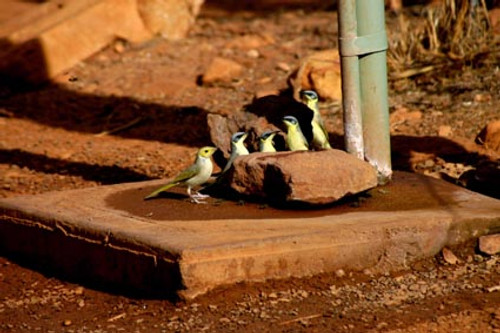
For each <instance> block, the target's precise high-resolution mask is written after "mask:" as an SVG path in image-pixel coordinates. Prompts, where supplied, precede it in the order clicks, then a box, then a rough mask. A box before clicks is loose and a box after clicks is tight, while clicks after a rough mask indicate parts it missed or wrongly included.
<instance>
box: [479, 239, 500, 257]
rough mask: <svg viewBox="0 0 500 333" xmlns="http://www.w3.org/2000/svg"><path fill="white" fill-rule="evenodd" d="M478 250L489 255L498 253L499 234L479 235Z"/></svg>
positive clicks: (499, 246)
mask: <svg viewBox="0 0 500 333" xmlns="http://www.w3.org/2000/svg"><path fill="white" fill-rule="evenodd" d="M479 250H480V251H481V252H483V253H486V254H489V255H494V254H497V253H500V234H494V235H487V236H481V237H479Z"/></svg>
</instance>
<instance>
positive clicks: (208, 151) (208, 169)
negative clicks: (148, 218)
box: [144, 146, 217, 204]
mask: <svg viewBox="0 0 500 333" xmlns="http://www.w3.org/2000/svg"><path fill="white" fill-rule="evenodd" d="M216 150H217V148H215V147H209V146H206V147H203V148H200V149H199V150H198V154H197V155H196V159H195V161H194V163H193V164H192V165H191V166H189V167H188V168H186V169H185V170H184V171H182V172H181V173H180V174H179V175H178V176H177V177H175V178H174V179H173V180H171V181H170V182H168V183H167V184H165V185H163V186H162V187H160V188H159V189H157V190H155V191H153V192H152V193H151V194H149V195H147V196H146V197H145V198H144V200H148V199H151V198H154V197H156V196H158V194H160V193H161V192H164V191H166V190H168V189H169V188H172V187H174V186H177V185H187V194H188V195H189V198H190V199H191V202H193V203H197V204H198V203H204V202H203V201H198V199H204V198H207V197H209V196H208V195H206V194H201V193H198V192H196V194H192V193H191V189H192V188H193V187H195V186H198V185H201V184H203V183H206V182H207V180H208V179H209V178H210V176H211V175H212V171H213V164H212V160H211V156H212V155H213V153H214V152H215V151H216Z"/></svg>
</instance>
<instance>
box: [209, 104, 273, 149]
mask: <svg viewBox="0 0 500 333" xmlns="http://www.w3.org/2000/svg"><path fill="white" fill-rule="evenodd" d="M207 124H208V128H209V132H210V139H211V140H212V142H213V144H214V145H215V146H216V147H217V148H219V150H220V151H221V152H222V154H223V155H224V157H225V158H228V157H229V155H230V149H231V142H230V140H231V136H232V135H233V134H234V133H236V132H238V131H245V132H248V133H249V134H250V137H249V138H248V139H247V140H246V141H247V146H248V148H249V150H250V151H252V150H255V149H256V147H250V144H249V143H250V142H252V141H256V140H254V139H255V136H256V134H257V133H259V134H260V133H262V132H263V131H264V130H266V129H275V127H274V126H272V125H270V124H269V123H268V122H267V120H266V119H265V118H264V117H258V116H257V115H255V114H253V113H250V112H245V111H237V112H234V113H233V114H230V115H228V116H223V115H220V114H213V113H212V114H208V116H207Z"/></svg>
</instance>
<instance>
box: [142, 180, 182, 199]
mask: <svg viewBox="0 0 500 333" xmlns="http://www.w3.org/2000/svg"><path fill="white" fill-rule="evenodd" d="M175 185H177V183H170V184H167V185H163V186H162V187H160V188H159V189H157V190H155V191H153V192H151V193H150V194H148V195H147V196H145V197H144V200H149V199H152V198H155V197H157V196H158V194H160V193H161V192H163V191H166V190H168V189H169V188H171V187H174V186H175Z"/></svg>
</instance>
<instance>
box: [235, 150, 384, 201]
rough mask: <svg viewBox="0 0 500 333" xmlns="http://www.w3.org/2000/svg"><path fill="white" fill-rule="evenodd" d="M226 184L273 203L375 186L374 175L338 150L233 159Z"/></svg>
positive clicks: (320, 197)
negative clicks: (232, 167)
mask: <svg viewBox="0 0 500 333" xmlns="http://www.w3.org/2000/svg"><path fill="white" fill-rule="evenodd" d="M230 186H231V188H232V189H234V190H235V191H237V192H238V193H241V194H244V195H249V196H257V197H264V198H269V199H272V200H273V201H277V202H292V201H299V202H305V203H310V204H327V203H331V202H334V201H337V200H339V199H340V198H342V197H344V196H346V195H349V194H356V193H359V192H361V191H365V190H367V189H370V188H372V187H375V186H377V174H376V171H375V169H374V168H373V167H372V166H371V165H370V164H368V163H366V162H364V161H362V160H359V159H357V158H356V157H354V156H352V155H349V154H348V153H346V152H344V151H341V150H335V149H332V150H324V151H315V152H312V151H308V152H278V153H254V154H250V155H248V156H242V157H241V158H238V159H236V161H235V163H234V172H233V173H232V175H231V179H230Z"/></svg>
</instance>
